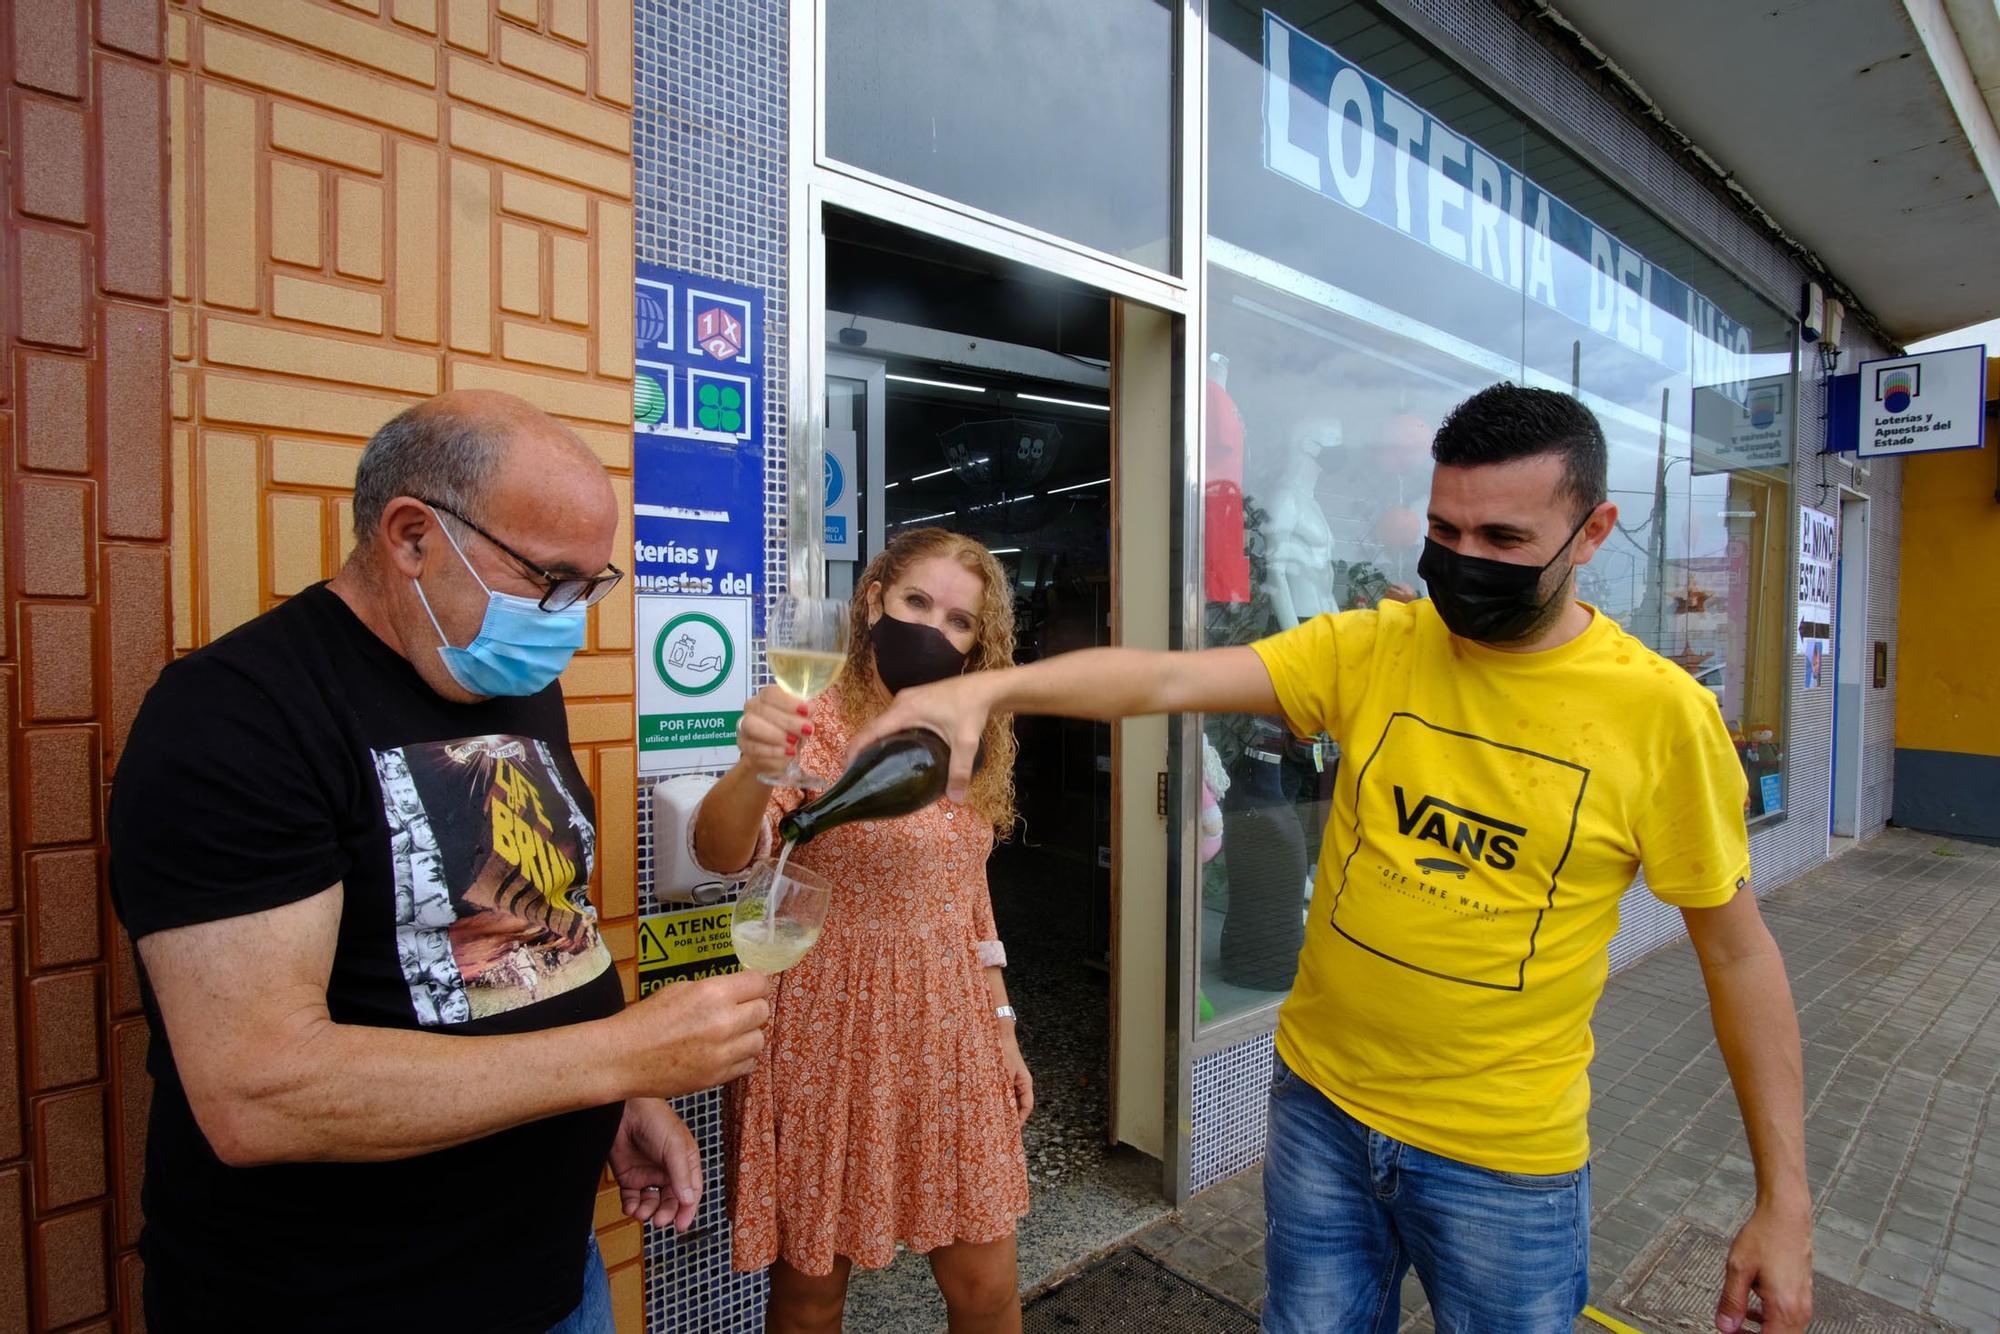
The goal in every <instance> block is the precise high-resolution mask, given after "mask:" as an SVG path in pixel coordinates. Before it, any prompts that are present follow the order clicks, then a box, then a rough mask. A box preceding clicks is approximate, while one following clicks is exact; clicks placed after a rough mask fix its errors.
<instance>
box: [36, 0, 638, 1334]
mask: <svg viewBox="0 0 2000 1334" xmlns="http://www.w3.org/2000/svg"><path fill="white" fill-rule="evenodd" d="M0 14H4V15H5V16H4V17H0V40H4V45H5V51H4V56H5V59H6V60H7V62H8V63H7V67H6V74H7V77H8V80H9V82H8V90H9V100H8V104H7V107H6V114H5V116H4V117H0V196H4V199H5V204H6V209H7V212H6V214H5V217H6V229H5V234H4V239H0V275H5V278H4V279H0V292H9V293H12V295H10V296H9V297H8V298H7V299H6V301H5V307H6V308H5V312H4V319H5V321H6V333H7V353H8V359H7V365H6V368H5V370H6V373H5V375H4V376H0V439H6V440H9V441H11V443H12V449H11V450H10V451H8V453H7V454H6V457H5V459H4V461H0V467H4V469H5V482H6V508H5V530H4V539H5V541H4V544H3V545H0V560H4V563H5V571H4V574H5V579H4V588H5V596H6V612H7V614H6V615H5V616H4V617H0V712H4V713H5V714H6V718H5V720H4V721H5V726H6V728H7V735H8V737H9V739H10V742H11V744H10V746H8V747H6V748H4V749H0V781H6V780H10V779H16V780H18V781H8V782H7V791H9V792H10V793H11V795H12V798H13V800H12V806H11V819H10V820H7V821H0V843H4V844H5V846H4V847H0V853H4V856H0V967H4V968H5V969H6V976H7V977H8V978H10V979H13V980H14V983H15V984H13V985H8V986H5V987H0V1008H4V1009H5V1011H6V1013H5V1014H4V1015H0V1024H4V1025H5V1031H6V1032H7V1033H8V1034H9V1036H10V1038H11V1039H12V1040H13V1048H12V1051H13V1053H14V1055H13V1056H11V1057H10V1058H9V1059H8V1060H6V1061H4V1062H0V1332H4V1331H8V1330H12V1329H14V1328H19V1327H27V1328H44V1327H46V1328H56V1327H61V1326H64V1325H68V1324H73V1323H75V1324H79V1326H80V1327H81V1326H82V1325H85V1324H88V1323H89V1322H92V1321H95V1320H105V1321H109V1322H111V1323H112V1324H113V1325H114V1326H115V1327H118V1328H129V1329H136V1328H139V1327H140V1324H141V1322H140V1317H139V1314H138V1311H137V1301H136V1296H137V1283H138V1277H139V1272H138V1264H137V1260H136V1258H135V1257H134V1256H133V1255H132V1253H131V1248H132V1246H133V1244H134V1242H135V1240H136V1238H137V1235H138V1227H139V1222H140V1218H139V1213H138V1207H137V1189H138V1180H139V1163H140V1160H141V1155H142V1153H143V1148H144V1133H145V1106H146V1097H147V1088H146V1083H145V1078H144V1073H143V1058H144V1052H145V1035H144V1025H143V1021H142V1020H141V1019H140V1018H139V1017H138V999H137V994H136V986H135V983H134V981H133V978H132V974H131V969H130V963H129V959H128V954H129V951H128V950H127V949H126V947H125V944H124V941H123V937H122V933H121V932H120V931H118V929H117V924H116V922H115V920H114V919H113V918H112V916H111V914H110V912H109V908H108V906H107V905H106V904H105V903H104V900H103V895H102V889H101V885H102V878H103V876H102V850H101V828H100V826H101V820H100V812H101V810H102V797H103V792H104V789H105V786H106V785H107V784H108V782H109V781H110V779H111V777H112V774H113V773H114V771H115V767H116V759H117V746H118V743H119V740H120V739H121V737H122V735H123V731H124V729H125V727H126V726H127V725H128V724H129V722H130V720H131V717H132V713H133V711H134V709H136V707H137V704H138V701H139V699H140V698H141V697H142V696H143V695H144V693H145V690H146V688H147V686H148V685H149V684H150V683H151V681H152V679H153V676H154V674H155V673H156V672H157V670H158V666H159V664H160V662H161V661H163V660H164V659H165V658H166V657H167V656H169V654H170V653H172V652H186V651H188V650H190V649H193V648H195V647H197V646H199V645H201V644H204V643H207V642H208V641H210V640H212V639H214V638H215V637H216V636H218V635H221V634H223V633H225V632H226V631H228V630H229V629H230V628H231V627H233V626H235V625H237V624H239V623H241V622H242V621H244V620H247V619H248V618H250V617H252V616H254V615H257V614H258V613H259V612H261V611H263V610H265V609H266V608H268V607H271V606H273V605H275V604H276V603H277V602H278V601H279V600H281V599H283V598H285V597H287V596H289V595H290V594H291V593H294V592H296V591H297V590H298V589H300V588H302V587H304V586H305V585H306V584H309V583H311V582H313V581H314V580H317V579H321V578H325V577H327V576H329V575H331V574H332V573H333V572H334V570H335V569H337V568H338V566H339V563H340V561H341V559H342V558H343V557H344V555H345V553H346V551H347V549H348V547H349V545H350V542H351V539H350V537H349V534H348V527H349V524H348V518H349V506H348V500H347V495H348V491H349V488H350V485H351V482H352V479H353V474H354V465H355V462H356V460H357V459H358V458H359V455H360V450H361V446H362V444H363V442H364V441H365V440H366V439H367V437H368V435H369V434H370V433H372V432H373V431H374V429H375V428H376V427H377V426H379V425H380V424H381V423H382V422H383V421H384V420H386V419H387V418H388V417H389V416H390V415H392V414H393V413H395V412H396V411H398V410H400V409H401V408H402V407H403V406H405V405H407V404H409V403H412V402H414V401H416V400H417V399H419V398H422V397H424V396H427V395H429V394H432V393H435V392H437V391H439V390H442V389H446V388H452V387H471V386H490V387H495V388H501V389H506V390H509V391H511V392H514V393H517V394H520V395H521V396H523V397H525V398H527V399H529V400H531V401H533V402H535V403H537V404H539V405H541V406H542V407H544V408H546V409H548V410H549V411H550V412H553V413H555V414H556V415H558V416H559V417H561V418H562V419H563V420H564V421H566V422H567V423H568V424H570V425H571V426H572V427H574V428H575V429H576V431H577V432H578V434H579V435H581V436H582V437H583V438H584V440H585V441H586V442H588V443H589V444H590V445H591V447H592V448H593V449H595V450H596V451H597V452H598V454H599V456H600V457H601V458H603V460H604V462H605V464H606V466H607V467H609V468H610V469H611V470H612V473H613V477H614V483H615V484H616V486H617V487H618V489H619V491H620V494H621V497H622V498H623V500H624V501H625V504H624V506H623V508H624V509H625V511H627V512H628V513H629V510H630V494H631V481H630V478H631V440H630V434H629V431H630V426H629V423H630V419H631V418H630V402H631V383H630V382H631V357H632V344H631V334H630V330H631V305H630V302H631V290H632V289H631V277H632V200H631V190H632V184H631V182H632V169H631V117H630V103H631V78H632V73H631V55H630V52H631V23H632V17H631V7H630V0H340V2H339V3H335V2H334V0H168V2H166V3H162V2H161V0H6V3H0ZM106 125H111V126H115V127H116V130H117V132H116V133H115V134H109V135H107V134H104V133H103V132H102V127H104V126H106ZM17 274H18V275H19V281H18V282H16V281H14V278H15V275H17ZM629 542H630V534H629V531H622V532H621V535H620V545H621V547H623V546H629ZM631 650H632V629H631V602H630V594H629V592H628V591H626V590H621V591H620V593H619V595H616V596H614V597H612V598H609V599H607V600H606V601H605V602H604V603H603V604H601V605H600V606H599V607H598V608H597V609H596V610H595V611H594V612H593V621H592V626H591V640H590V651H589V652H588V653H587V654H586V655H584V656H580V657H579V658H578V659H577V661H576V663H575V665H574V666H573V667H572V668H571V669H570V672H569V673H568V675H567V676H566V677H565V681H564V685H565V689H566V691H567V692H568V694H569V697H570V699H571V701H572V703H571V708H570V713H571V727H572V735H573V738H574V741H575V746H576V751H577V758H578V762H579V764H580V766H581V768H582V770H583V772H584V773H585V774H586V775H587V776H588V777H589V778H590V780H591V784H592V787H593V789H594V791H595V793H596V796H597V801H598V807H599V811H600V819H601V823H602V838H601V840H600V843H599V847H600V849H601V850H602V854H603V855H602V859H601V862H600V866H599V873H598V879H597V882H596V884H595V885H594V887H593V888H594V892H595V894H596V895H597V898H598V902H599V904H600V905H601V907H602V909H603V911H604V915H605V918H606V930H605V936H606V939H607V941H608V942H609V943H610V944H611V946H612V949H613V952H614V954H615V955H616V956H617V957H618V959H619V965H618V966H619V971H620V974H621V976H622V977H623V978H624V980H625V984H626V990H627V994H628V996H629V995H630V994H632V991H633V989H634V985H635V974H634V967H635V964H634V958H633V956H634V952H635V946H634V928H633V924H632V919H633V915H634V913H635V911H636V891H635V884H634V874H635V868H634V862H633V848H634V829H633V822H634V811H635V806H636V779H635V772H634V768H635V766H634V759H635V752H634V749H633V738H632V705H631V696H632V691H633V678H632V670H633V669H632V658H631ZM598 1220H599V1224H600V1227H601V1228H602V1229H603V1231H602V1233H601V1235H602V1236H603V1239H604V1249H605V1254H606V1258H607V1261H609V1262H611V1263H612V1264H614V1266H616V1267H617V1272H616V1273H615V1274H614V1280H613V1289H614V1293H615V1294H616V1295H617V1297H618V1306H619V1322H620V1327H621V1328H622V1329H627V1330H633V1331H636V1330H638V1329H639V1328H640V1327H641V1322H640V1314H641V1313H640V1300H639V1291H640V1287H641V1284H640V1281H639V1279H640V1275H639V1271H638V1264H639V1260H638V1253H639V1247H638V1238H637V1235H636V1226H635V1225H633V1224H631V1223H629V1222H626V1221H625V1220H623V1219H621V1218H619V1216H618V1212H617V1205H616V1197H615V1193H612V1192H607V1193H604V1194H601V1195H600V1197H599V1213H598Z"/></svg>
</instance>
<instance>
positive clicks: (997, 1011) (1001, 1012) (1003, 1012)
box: [993, 1005, 1021, 1020]
mask: <svg viewBox="0 0 2000 1334" xmlns="http://www.w3.org/2000/svg"><path fill="white" fill-rule="evenodd" d="M993 1013H994V1016H995V1017H996V1018H1000V1019H1016V1020H1017V1019H1019V1018H1020V1017H1021V1016H1020V1015H1018V1014H1016V1013H1014V1007H1013V1006H1011V1005H996V1006H994V1007H993Z"/></svg>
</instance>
